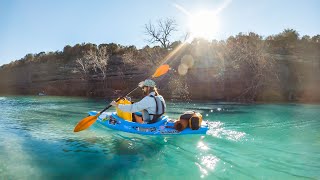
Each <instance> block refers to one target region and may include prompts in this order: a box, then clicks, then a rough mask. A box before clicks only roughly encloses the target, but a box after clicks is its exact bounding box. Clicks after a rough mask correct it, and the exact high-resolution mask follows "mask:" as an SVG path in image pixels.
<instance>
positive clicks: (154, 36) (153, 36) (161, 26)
mask: <svg viewBox="0 0 320 180" xmlns="http://www.w3.org/2000/svg"><path fill="white" fill-rule="evenodd" d="M145 30H146V32H145V33H146V35H147V36H149V37H150V38H149V39H148V41H149V42H150V43H151V44H154V43H160V45H161V47H162V48H165V49H168V48H169V47H170V45H171V41H170V36H172V33H173V32H174V31H177V24H176V22H175V20H174V19H170V18H167V19H165V20H163V19H160V20H158V23H157V26H155V25H154V24H152V23H151V21H150V22H149V23H148V24H145Z"/></svg>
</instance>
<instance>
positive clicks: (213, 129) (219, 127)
mask: <svg viewBox="0 0 320 180" xmlns="http://www.w3.org/2000/svg"><path fill="white" fill-rule="evenodd" d="M223 125H224V123H222V122H220V121H216V122H209V130H208V132H207V135H211V136H213V137H216V138H222V139H228V140H232V141H241V140H243V139H244V137H245V136H246V133H245V132H239V131H234V130H228V129H225V128H224V127H223Z"/></svg>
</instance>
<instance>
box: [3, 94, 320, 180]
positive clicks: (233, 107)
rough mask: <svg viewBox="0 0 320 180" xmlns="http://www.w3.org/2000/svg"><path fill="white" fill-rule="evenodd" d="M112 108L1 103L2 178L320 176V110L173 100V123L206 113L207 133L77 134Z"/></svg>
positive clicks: (37, 100) (21, 100)
mask: <svg viewBox="0 0 320 180" xmlns="http://www.w3.org/2000/svg"><path fill="white" fill-rule="evenodd" d="M106 105H107V101H103V100H94V99H84V98H69V97H49V96H8V97H0V114H1V116H0V179H32V180H33V179H319V178H320V131H319V130H320V105H305V104H258V105H257V104H255V105H253V104H251V105H248V104H239V103H214V102H212V103H208V102H197V103H194V102H190V103H183V102H168V103H167V106H168V112H167V115H169V116H170V117H171V118H177V117H179V115H180V114H182V113H183V112H184V111H187V110H197V111H199V112H200V113H202V114H203V116H204V119H205V120H208V122H209V124H210V130H209V131H208V133H207V135H204V136H201V135H184V136H145V135H135V134H129V133H125V132H119V131H114V130H111V129H107V128H105V127H103V126H101V125H99V124H94V125H92V126H91V127H90V128H89V129H88V130H85V131H82V132H80V133H73V128H74V126H75V125H76V123H77V122H79V121H80V120H81V119H82V118H84V117H86V115H87V114H86V113H87V112H88V111H91V110H97V111H99V110H102V109H103V108H104V107H105V106H106ZM113 110H114V109H110V111H113Z"/></svg>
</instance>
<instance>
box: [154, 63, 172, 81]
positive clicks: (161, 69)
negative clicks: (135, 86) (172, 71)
mask: <svg viewBox="0 0 320 180" xmlns="http://www.w3.org/2000/svg"><path fill="white" fill-rule="evenodd" d="M169 68H170V67H169V65H168V64H164V65H161V66H160V67H159V68H158V69H157V70H156V72H154V74H153V75H152V77H153V78H156V77H159V76H162V75H164V74H165V73H167V72H168V71H169Z"/></svg>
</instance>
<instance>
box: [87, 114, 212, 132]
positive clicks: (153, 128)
mask: <svg viewBox="0 0 320 180" xmlns="http://www.w3.org/2000/svg"><path fill="white" fill-rule="evenodd" d="M97 113H98V112H96V111H91V112H89V115H90V116H95V115H96V114H97ZM97 122H98V123H99V124H101V125H103V126H106V127H108V128H110V129H114V130H119V131H124V132H128V133H135V134H145V135H183V134H206V132H207V131H208V129H209V126H208V124H207V123H206V122H204V121H203V122H202V124H201V127H200V128H199V129H198V130H192V129H190V128H189V127H187V128H186V129H184V130H183V131H178V130H176V129H174V121H173V120H170V119H169V118H168V117H167V116H162V117H161V118H160V119H159V120H158V121H157V122H156V123H153V124H140V123H136V122H130V121H126V120H124V119H122V118H120V117H119V116H117V114H116V113H115V112H104V113H102V114H101V115H100V116H99V117H98V119H97Z"/></svg>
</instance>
